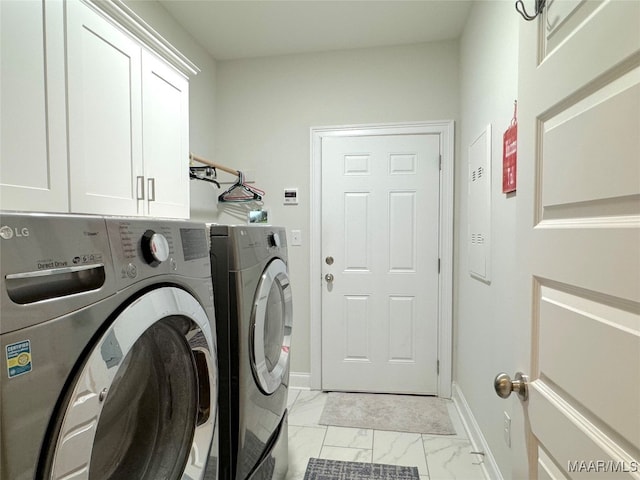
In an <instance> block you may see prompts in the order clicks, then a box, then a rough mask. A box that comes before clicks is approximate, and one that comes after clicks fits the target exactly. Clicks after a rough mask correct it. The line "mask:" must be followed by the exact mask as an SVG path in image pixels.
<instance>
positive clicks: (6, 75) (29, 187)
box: [0, 0, 69, 212]
mask: <svg viewBox="0 0 640 480" xmlns="http://www.w3.org/2000/svg"><path fill="white" fill-rule="evenodd" d="M62 22H63V7H62V3H61V2H45V1H29V2H24V1H17V0H14V1H11V0H3V1H0V59H1V60H2V69H1V70H0V75H1V78H0V111H1V115H0V126H1V135H0V208H2V209H3V210H33V211H47V212H66V211H68V209H69V198H68V183H67V150H66V149H67V146H66V130H65V129H66V118H65V97H64V80H65V79H64V32H63V29H62Z"/></svg>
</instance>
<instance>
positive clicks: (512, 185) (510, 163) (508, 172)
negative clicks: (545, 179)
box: [502, 101, 518, 193]
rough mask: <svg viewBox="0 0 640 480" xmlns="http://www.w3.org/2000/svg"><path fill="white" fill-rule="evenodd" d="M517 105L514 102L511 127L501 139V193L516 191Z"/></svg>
mask: <svg viewBox="0 0 640 480" xmlns="http://www.w3.org/2000/svg"><path fill="white" fill-rule="evenodd" d="M517 108H518V103H517V101H516V104H515V107H514V112H513V119H512V120H511V125H509V128H507V131H506V132H504V135H503V137H502V193H510V192H515V191H516V174H517V159H518V119H517Z"/></svg>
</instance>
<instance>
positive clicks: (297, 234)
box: [291, 230, 302, 247]
mask: <svg viewBox="0 0 640 480" xmlns="http://www.w3.org/2000/svg"><path fill="white" fill-rule="evenodd" d="M301 245H302V231H301V230H291V246H292V247H300V246H301Z"/></svg>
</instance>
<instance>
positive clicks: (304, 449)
mask: <svg viewBox="0 0 640 480" xmlns="http://www.w3.org/2000/svg"><path fill="white" fill-rule="evenodd" d="M326 399H327V393H325V392H318V391H309V390H298V389H293V388H290V389H289V471H288V473H287V478H286V480H302V479H303V478H304V472H305V470H306V467H307V462H308V461H309V458H311V457H317V458H327V459H332V460H346V461H355V462H374V463H388V464H391V465H408V466H412V467H413V466H415V467H418V472H419V474H420V480H449V479H455V480H484V479H485V476H484V474H483V470H484V469H483V468H482V466H481V463H480V462H482V457H481V456H479V455H475V454H472V453H471V451H472V450H473V447H472V445H471V442H470V441H469V439H468V438H467V434H466V432H465V430H464V427H463V426H462V422H461V420H460V416H459V414H458V412H457V410H456V408H455V406H454V404H453V402H451V403H450V404H449V414H450V415H451V419H452V421H453V424H454V426H455V429H456V434H455V435H424V434H422V435H421V434H419V433H403V432H387V431H382V430H366V429H357V428H344V427H332V426H326V425H320V424H318V420H319V419H320V414H321V413H322V409H323V408H324V404H325V401H326Z"/></svg>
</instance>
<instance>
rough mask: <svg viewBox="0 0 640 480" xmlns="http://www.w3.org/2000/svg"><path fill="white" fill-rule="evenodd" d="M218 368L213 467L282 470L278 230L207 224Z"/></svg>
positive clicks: (260, 472)
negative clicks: (216, 453) (216, 449)
mask: <svg viewBox="0 0 640 480" xmlns="http://www.w3.org/2000/svg"><path fill="white" fill-rule="evenodd" d="M210 233H211V268H212V278H213V285H214V291H215V307H216V318H217V323H216V326H217V336H218V342H219V356H218V363H219V368H220V396H219V417H220V474H221V477H222V478H228V479H232V480H245V479H249V478H250V479H252V480H259V479H265V480H266V479H272V478H276V479H278V478H284V476H285V475H286V472H287V467H288V452H287V448H288V443H287V434H288V428H287V393H288V386H289V347H290V343H291V327H292V322H293V313H292V299H291V285H290V282H289V276H288V267H287V261H288V260H287V243H286V231H285V230H284V229H283V228H280V227H271V226H253V225H250V226H223V225H211V226H210Z"/></svg>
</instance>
